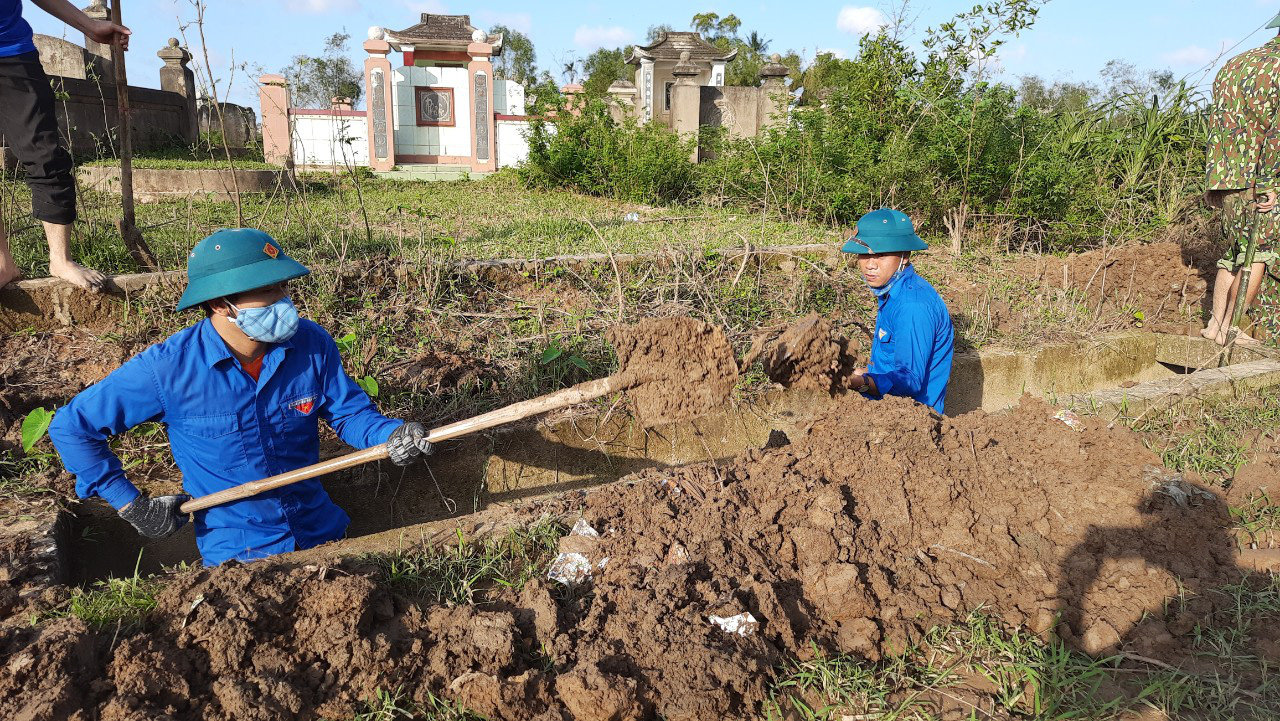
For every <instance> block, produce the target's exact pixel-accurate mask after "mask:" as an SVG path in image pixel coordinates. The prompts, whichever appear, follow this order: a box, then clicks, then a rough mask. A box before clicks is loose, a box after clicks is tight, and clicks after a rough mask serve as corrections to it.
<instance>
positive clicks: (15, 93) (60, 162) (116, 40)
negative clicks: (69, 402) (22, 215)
mask: <svg viewBox="0 0 1280 721" xmlns="http://www.w3.org/2000/svg"><path fill="white" fill-rule="evenodd" d="M32 3H33V4H34V5H36V6H37V7H39V8H41V9H43V10H44V11H45V12H47V13H49V14H50V15H52V16H54V17H56V18H58V19H59V20H61V21H62V22H64V23H66V24H68V25H70V26H72V27H74V28H76V29H77V30H80V31H81V32H83V33H84V34H85V35H87V36H88V37H90V38H93V39H94V40H95V41H97V42H100V43H102V44H104V45H118V46H120V48H121V49H122V50H128V49H129V29H128V28H126V27H124V26H122V25H116V24H115V23H111V22H107V21H106V20H95V19H93V18H91V17H89V16H88V15H86V14H84V12H83V11H81V10H80V9H79V8H77V7H76V6H74V5H72V4H71V3H70V2H68V1H67V0H32ZM0 99H3V101H4V102H3V103H0V135H3V136H4V138H5V142H7V143H8V145H9V152H11V153H13V154H14V156H15V157H16V158H17V159H18V160H19V161H21V162H22V167H23V169H24V170H26V181H27V187H28V188H30V189H31V214H32V215H34V216H35V218H36V220H39V221H41V223H42V224H43V226H44V236H45V239H46V240H47V241H48V242H49V275H52V276H53V277H55V278H61V279H63V280H65V281H67V282H68V283H74V284H75V285H78V286H80V287H81V288H84V289H85V290H91V291H99V290H102V283H103V281H104V280H105V279H104V278H103V275H102V273H99V272H98V271H96V270H93V269H91V268H86V267H84V266H82V265H80V264H79V263H76V262H75V261H74V260H72V259H71V223H72V222H74V221H75V219H76V183H75V177H74V176H73V175H72V173H71V170H72V168H71V156H70V155H69V154H68V153H67V151H66V150H65V149H63V147H62V146H61V145H59V144H58V120H57V118H56V117H55V116H54V97H53V88H51V87H49V77H48V76H47V75H45V74H44V67H43V66H42V65H41V64H40V53H38V52H37V51H36V45H35V42H34V40H33V39H32V32H31V25H30V24H29V23H28V22H27V21H26V20H24V19H23V17H22V0H0ZM19 275H20V272H19V271H18V264H17V263H16V262H14V259H13V254H12V253H10V252H9V239H8V237H7V236H6V235H5V231H4V226H3V225H2V224H0V288H3V287H5V285H7V284H8V283H9V282H10V281H12V280H16V279H17V278H18V276H19Z"/></svg>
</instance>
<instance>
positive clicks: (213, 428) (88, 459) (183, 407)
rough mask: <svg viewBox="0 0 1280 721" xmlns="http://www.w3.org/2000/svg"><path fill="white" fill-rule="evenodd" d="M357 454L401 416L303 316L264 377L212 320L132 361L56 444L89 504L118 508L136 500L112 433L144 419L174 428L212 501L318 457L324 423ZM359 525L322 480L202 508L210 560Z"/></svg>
mask: <svg viewBox="0 0 1280 721" xmlns="http://www.w3.org/2000/svg"><path fill="white" fill-rule="evenodd" d="M321 418H323V419H324V420H325V422H327V423H328V424H329V425H330V426H331V427H333V429H334V431H336V432H337V434H338V435H339V436H340V437H341V438H342V440H343V441H345V442H347V443H348V444H350V445H352V446H355V447H356V448H368V447H370V446H374V445H377V444H379V443H383V442H385V441H386V440H387V438H388V437H389V436H390V435H391V432H392V431H393V430H395V429H396V428H397V427H398V426H399V425H400V424H401V423H402V421H398V420H392V419H390V418H387V417H386V416H383V415H382V414H381V413H379V412H378V411H377V409H376V408H375V407H374V405H373V402H372V401H371V400H370V399H369V396H368V395H367V394H365V392H364V391H363V390H361V388H360V387H359V386H358V385H356V384H355V382H354V381H352V380H351V378H350V377H349V376H348V375H347V374H346V372H345V371H344V370H343V368H342V360H341V358H340V357H339V355H338V347H337V345H336V344H335V343H334V342H333V338H331V337H330V336H329V334H328V333H326V332H325V331H324V329H322V328H321V327H320V326H318V325H316V324H315V323H313V322H311V321H308V320H303V321H302V322H301V323H300V325H299V327H298V332H297V334H295V335H294V336H293V338H291V339H289V340H287V341H285V342H283V343H278V344H276V345H274V346H272V347H271V348H270V350H268V351H267V353H266V355H265V356H264V357H263V359H262V371H261V373H260V375H259V378H258V380H257V381H254V379H253V377H252V376H250V375H249V374H248V373H247V372H246V371H245V370H244V369H243V368H242V367H241V365H240V363H239V362H237V361H236V359H235V358H234V357H233V356H232V355H231V351H230V349H228V348H227V345H226V343H224V342H223V340H222V338H221V337H220V336H219V335H218V332H217V331H216V330H215V329H214V327H213V324H212V323H211V322H210V321H209V320H208V319H205V320H203V321H200V322H199V323H197V324H196V325H194V326H192V327H190V328H187V329H185V330H182V331H179V332H178V333H175V334H174V335H172V336H170V337H169V338H167V339H166V340H164V341H163V342H161V343H158V344H156V345H153V346H151V347H150V348H148V349H146V350H145V351H143V352H142V353H139V354H138V355H136V356H134V357H133V358H132V359H130V360H129V361H128V362H127V363H125V364H124V365H122V366H121V367H120V368H118V369H117V370H116V371H115V372H113V373H112V374H111V375H109V376H107V377H106V378H104V379H103V380H102V381H100V382H98V383H96V384H94V385H93V386H90V387H89V388H87V389H85V390H84V392H82V393H80V394H79V395H77V396H76V397H75V398H74V399H72V400H71V402H70V403H68V404H67V405H66V406H65V407H63V408H61V409H60V410H59V411H58V412H57V414H56V415H55V416H54V420H53V423H52V424H51V425H50V426H49V437H50V438H51V439H52V440H53V444H54V446H56V447H57V449H58V452H59V453H60V454H61V456H62V462H63V465H64V466H65V467H66V469H67V470H68V471H70V472H71V473H74V474H75V476H76V493H77V494H78V495H79V496H80V497H81V498H88V497H91V496H99V497H101V498H102V499H103V500H105V501H106V502H107V503H109V504H111V506H112V507H114V508H116V509H120V508H123V507H124V506H125V505H127V504H128V503H130V502H131V501H133V499H135V498H137V497H138V495H139V494H138V489H137V488H135V487H134V486H133V484H132V483H130V482H129V480H128V479H127V478H125V474H124V471H123V470H122V468H121V465H120V460H119V459H118V458H117V457H116V455H115V454H114V453H112V451H111V449H110V447H109V446H108V445H107V444H108V438H109V437H110V436H112V435H114V434H117V433H122V432H124V431H126V430H128V429H129V428H132V427H134V426H136V425H138V424H139V423H145V422H147V421H159V422H161V423H164V424H165V425H166V426H168V432H169V446H170V449H171V451H172V452H173V458H174V460H175V461H176V462H177V464H178V470H180V471H181V472H182V485H183V488H184V490H186V492H187V493H189V494H191V495H192V496H203V495H205V494H208V493H213V492H215V491H221V490H223V489H225V488H230V487H232V486H235V485H239V484H241V483H245V482H247V481H254V480H258V479H261V478H265V477H267V476H273V475H276V474H279V473H284V472H287V471H291V470H294V469H297V468H300V467H302V466H306V465H310V464H312V463H316V462H317V461H318V460H319V454H320V441H319V436H318V432H319V419H321ZM349 522H350V519H349V518H348V517H347V514H346V513H345V512H343V510H342V509H341V508H339V507H338V506H337V505H335V504H334V503H333V501H331V500H330V499H329V495H328V494H327V493H325V490H324V487H323V486H322V485H321V484H320V481H319V480H317V479H311V480H306V481H301V482H299V483H295V484H293V485H289V486H285V487H283V488H278V489H275V490H273V491H268V492H266V493H262V494H259V495H257V496H254V497H252V498H246V499H242V500H238V501H233V502H231V503H227V504H225V505H221V506H215V507H213V508H210V509H207V510H204V511H197V512H196V514H195V532H196V543H197V545H198V546H199V547H200V555H201V556H202V557H203V558H204V563H205V565H209V566H213V565H217V564H219V563H222V562H223V561H226V560H229V559H232V558H235V559H239V560H251V559H255V558H262V557H265V556H270V555H274V554H277V553H284V552H287V551H293V550H298V549H303V548H310V547H312V546H316V545H319V544H321V543H325V542H326V541H332V540H334V539H337V538H341V537H342V535H343V534H344V533H345V532H346V528H347V525H348V523H349Z"/></svg>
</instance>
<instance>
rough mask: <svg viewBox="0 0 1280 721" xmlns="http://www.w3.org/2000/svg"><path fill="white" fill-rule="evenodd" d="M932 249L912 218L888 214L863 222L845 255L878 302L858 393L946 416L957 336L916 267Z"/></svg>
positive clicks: (859, 374) (943, 305)
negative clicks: (910, 402) (915, 258)
mask: <svg viewBox="0 0 1280 721" xmlns="http://www.w3.org/2000/svg"><path fill="white" fill-rule="evenodd" d="M928 247H929V246H928V245H927V244H926V243H925V242H924V241H923V240H921V239H920V236H918V235H916V231H915V227H914V226H913V225H912V223H911V218H908V217H907V215H906V213H902V212H899V211H897V210H890V209H888V208H881V209H879V210H873V211H871V212H870V213H867V214H866V215H864V216H862V217H861V218H859V219H858V225H857V228H856V230H855V231H854V234H853V235H852V236H850V237H849V239H848V240H846V241H845V243H844V246H843V247H841V249H840V250H842V251H843V252H845V253H852V254H854V255H856V256H857V257H858V269H859V270H860V271H861V272H862V279H863V281H864V282H865V283H866V284H867V288H868V289H869V290H870V291H871V293H872V295H874V296H875V298H876V302H877V303H878V304H879V310H878V312H877V313H876V327H875V331H874V334H873V337H872V339H871V362H870V363H869V364H868V367H867V368H860V369H858V371H857V372H856V373H855V374H854V377H853V379H852V383H853V388H854V389H855V390H859V391H861V392H863V393H865V394H867V395H868V396H871V397H873V398H879V397H882V396H885V395H895V396H906V397H908V398H912V399H915V400H916V401H918V402H920V403H923V404H924V405H926V406H929V407H931V408H933V409H934V410H936V411H937V412H939V413H942V412H943V409H944V407H945V402H946V398H947V381H948V380H949V379H950V378H951V358H952V355H953V354H954V352H955V330H954V329H953V328H952V326H951V314H950V313H949V312H947V305H946V303H944V302H943V301H942V296H940V295H938V291H936V290H934V289H933V286H932V285H929V282H928V281H926V280H925V279H924V278H921V277H920V276H919V275H917V274H916V271H915V266H913V265H911V253H912V252H914V251H917V250H925V249H926V248H928Z"/></svg>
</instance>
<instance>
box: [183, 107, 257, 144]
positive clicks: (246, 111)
mask: <svg viewBox="0 0 1280 721" xmlns="http://www.w3.org/2000/svg"><path fill="white" fill-rule="evenodd" d="M218 106H219V107H220V108H221V110H222V117H221V118H219V117H218V110H217V109H215V108H214V107H213V103H205V104H204V105H201V106H200V108H199V109H198V110H196V119H197V122H198V124H199V126H200V132H201V133H218V134H222V135H223V139H224V140H226V143H227V147H230V148H243V147H246V146H247V145H249V144H250V143H257V141H258V117H257V116H256V115H254V113H253V109H252V108H246V107H244V106H243V105H236V104H235V103H218ZM224 126H225V127H226V133H225V134H223V127H224Z"/></svg>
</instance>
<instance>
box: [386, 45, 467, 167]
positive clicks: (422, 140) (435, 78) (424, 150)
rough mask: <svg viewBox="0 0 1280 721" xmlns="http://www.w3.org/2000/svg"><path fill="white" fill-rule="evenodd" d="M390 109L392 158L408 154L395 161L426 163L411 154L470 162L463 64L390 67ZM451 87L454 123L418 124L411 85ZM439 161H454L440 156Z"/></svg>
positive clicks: (465, 72) (412, 86) (465, 78)
mask: <svg viewBox="0 0 1280 721" xmlns="http://www.w3.org/2000/svg"><path fill="white" fill-rule="evenodd" d="M392 78H393V79H392V81H393V83H394V88H395V90H394V98H393V100H394V112H393V113H392V126H393V128H394V131H393V132H394V135H395V152H396V157H397V158H401V157H402V156H410V157H408V158H403V159H402V161H397V162H409V163H412V162H427V161H425V160H415V159H414V157H415V156H416V157H418V158H421V157H422V156H444V158H453V159H457V158H461V160H456V162H459V163H470V162H471V160H470V159H471V131H472V127H473V125H474V123H473V122H472V119H471V91H470V88H469V87H468V82H469V77H468V74H467V69H466V68H464V67H440V66H436V67H426V68H421V67H402V68H395V69H394V70H392ZM426 86H432V87H448V88H453V106H454V124H453V126H452V127H433V126H423V127H419V126H418V124H417V122H418V121H417V116H416V115H415V112H414V98H415V95H414V88H415V87H426ZM441 162H455V161H453V160H445V159H442V160H441Z"/></svg>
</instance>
